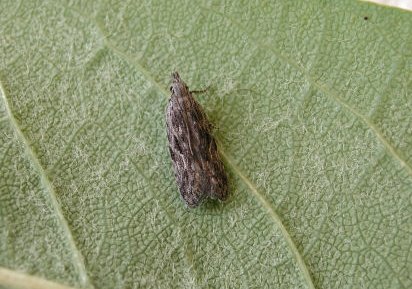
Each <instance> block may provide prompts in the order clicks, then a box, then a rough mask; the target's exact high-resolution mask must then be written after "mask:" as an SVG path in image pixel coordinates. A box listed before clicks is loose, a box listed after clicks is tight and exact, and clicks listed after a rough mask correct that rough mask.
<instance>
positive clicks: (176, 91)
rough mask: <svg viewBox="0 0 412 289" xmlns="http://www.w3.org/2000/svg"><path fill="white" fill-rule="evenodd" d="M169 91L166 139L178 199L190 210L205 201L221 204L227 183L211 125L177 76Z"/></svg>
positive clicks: (175, 75) (226, 191) (173, 79)
mask: <svg viewBox="0 0 412 289" xmlns="http://www.w3.org/2000/svg"><path fill="white" fill-rule="evenodd" d="M170 91H171V93H172V95H171V96H170V99H169V104H168V105H167V109H166V126H167V138H168V140H169V151H170V156H171V157H172V161H173V169H174V172H175V177H176V182H177V185H178V187H179V190H180V195H181V196H182V198H183V200H184V202H185V203H186V205H187V206H188V207H190V208H195V207H197V206H198V205H199V204H200V203H201V202H202V201H203V200H204V199H205V198H206V197H210V198H212V199H219V200H221V201H223V200H225V199H226V198H227V196H228V182H227V176H226V173H225V170H224V167H223V163H222V161H221V159H220V156H219V153H218V151H217V146H216V142H215V140H214V138H213V136H212V125H211V123H210V122H209V121H208V119H207V117H206V114H205V112H204V111H203V109H202V107H201V106H200V104H199V103H198V102H197V101H196V100H195V99H194V98H193V96H192V93H191V92H190V91H189V88H188V87H187V85H186V83H184V82H183V81H182V80H181V79H180V76H179V74H178V73H177V72H174V73H172V84H171V86H170Z"/></svg>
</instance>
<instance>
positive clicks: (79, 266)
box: [0, 80, 93, 288]
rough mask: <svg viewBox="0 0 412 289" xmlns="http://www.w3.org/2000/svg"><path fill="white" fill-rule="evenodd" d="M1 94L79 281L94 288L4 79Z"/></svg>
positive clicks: (11, 123) (12, 125) (0, 83)
mask: <svg viewBox="0 0 412 289" xmlns="http://www.w3.org/2000/svg"><path fill="white" fill-rule="evenodd" d="M0 94H1V96H2V99H3V102H4V107H5V110H6V114H7V116H8V118H9V121H10V125H11V127H12V128H13V130H14V132H15V133H16V135H17V136H18V138H19V139H20V140H21V142H22V144H23V147H24V150H25V151H26V153H27V156H28V158H29V160H30V161H31V164H32V165H33V168H34V169H35V170H36V171H37V172H38V174H39V177H40V183H41V184H42V186H43V187H44V189H45V190H46V191H47V192H48V197H49V200H50V203H51V207H52V208H53V209H54V212H55V215H56V217H57V219H58V222H59V223H60V225H61V229H62V232H63V233H64V235H65V237H66V240H67V243H68V245H69V246H70V249H71V252H72V254H73V256H72V261H73V264H74V265H75V268H76V270H77V273H78V274H79V281H80V283H81V285H82V286H87V287H91V288H93V285H92V284H91V282H90V280H89V277H88V275H87V271H86V267H85V264H84V258H83V256H82V254H81V252H80V250H79V249H78V248H77V245H76V242H75V240H74V237H73V234H72V232H71V230H70V226H69V224H68V222H67V220H66V218H65V216H64V214H63V210H62V208H61V206H60V204H59V202H58V200H57V196H56V192H55V191H54V188H53V185H52V183H51V181H50V179H49V177H48V176H47V174H46V171H45V169H44V168H43V166H42V165H41V163H40V160H39V158H38V156H37V155H36V153H35V152H34V150H33V149H32V148H31V146H30V142H29V140H28V139H27V138H26V136H25V135H24V134H23V132H22V130H21V129H20V126H19V124H18V122H17V120H16V118H15V117H14V115H13V112H12V111H11V109H10V105H9V102H8V100H7V97H6V91H5V88H4V86H3V84H2V81H1V80H0Z"/></svg>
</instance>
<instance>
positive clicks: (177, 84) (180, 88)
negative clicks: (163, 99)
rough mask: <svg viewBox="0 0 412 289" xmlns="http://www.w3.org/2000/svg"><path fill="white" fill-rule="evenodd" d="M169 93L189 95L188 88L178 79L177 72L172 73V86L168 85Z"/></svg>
mask: <svg viewBox="0 0 412 289" xmlns="http://www.w3.org/2000/svg"><path fill="white" fill-rule="evenodd" d="M170 92H171V93H172V94H175V95H186V94H187V93H189V88H188V87H187V85H186V83H184V81H183V80H182V79H181V78H180V76H179V73H177V71H175V72H173V73H172V84H171V85H170Z"/></svg>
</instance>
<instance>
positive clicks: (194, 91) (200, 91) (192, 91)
mask: <svg viewBox="0 0 412 289" xmlns="http://www.w3.org/2000/svg"><path fill="white" fill-rule="evenodd" d="M209 88H210V85H209V86H207V87H206V88H205V89H201V90H191V91H190V93H193V94H196V93H205V92H206V91H208V90H209Z"/></svg>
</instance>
